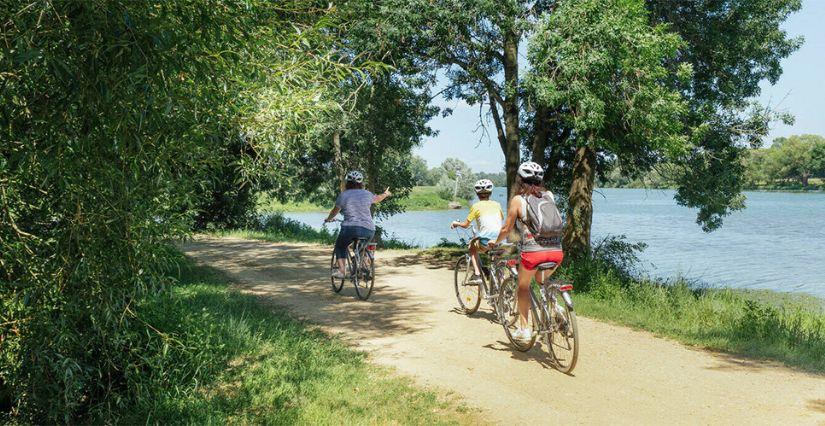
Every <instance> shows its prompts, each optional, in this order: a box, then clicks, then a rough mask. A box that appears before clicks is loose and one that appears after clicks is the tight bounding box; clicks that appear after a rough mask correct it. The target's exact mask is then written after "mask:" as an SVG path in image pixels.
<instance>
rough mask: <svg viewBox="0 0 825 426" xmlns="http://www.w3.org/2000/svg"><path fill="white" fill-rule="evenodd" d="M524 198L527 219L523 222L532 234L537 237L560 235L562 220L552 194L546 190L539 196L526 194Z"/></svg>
mask: <svg viewBox="0 0 825 426" xmlns="http://www.w3.org/2000/svg"><path fill="white" fill-rule="evenodd" d="M524 199H525V201H526V202H527V220H525V221H524V223H525V225H527V228H528V229H529V230H530V232H531V233H532V234H533V236H535V237H537V238H557V237H560V236H561V235H562V231H563V230H564V222H563V221H562V219H561V213H559V209H558V208H557V207H556V200H554V199H553V194H551V193H550V192H549V191H547V192H544V193H543V194H542V196H541V197H536V196H534V195H528V196H526V197H524Z"/></svg>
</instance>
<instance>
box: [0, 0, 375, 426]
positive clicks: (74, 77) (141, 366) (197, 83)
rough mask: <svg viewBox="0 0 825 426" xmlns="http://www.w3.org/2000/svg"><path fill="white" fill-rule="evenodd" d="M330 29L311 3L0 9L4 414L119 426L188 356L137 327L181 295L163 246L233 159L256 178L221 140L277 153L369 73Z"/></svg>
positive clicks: (18, 0)
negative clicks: (145, 305)
mask: <svg viewBox="0 0 825 426" xmlns="http://www.w3.org/2000/svg"><path fill="white" fill-rule="evenodd" d="M335 20H336V17H335V15H334V11H333V10H331V9H325V8H323V7H321V8H319V7H317V2H313V1H303V0H296V1H293V2H290V7H289V9H284V8H282V7H279V6H278V5H277V4H276V3H272V2H268V1H259V0H249V1H245V2H243V3H242V4H241V3H239V2H235V1H222V0H215V1H213V2H210V4H209V5H206V4H204V3H202V2H189V3H184V2H157V1H141V0H131V1H103V0H87V1H80V2H46V3H37V2H31V1H28V0H11V1H5V2H3V7H2V8H0V22H3V25H2V26H1V27H0V39H2V40H3V43H2V44H1V46H0V121H1V122H2V125H0V217H2V219H0V222H2V226H0V342H2V343H0V345H2V350H0V398H3V397H4V396H5V395H13V396H14V400H13V401H11V402H10V403H11V404H12V406H11V407H8V406H6V405H5V403H6V401H0V405H3V407H2V409H3V411H4V412H3V415H5V414H6V409H9V410H10V411H11V412H12V413H14V416H16V417H15V418H12V419H10V421H12V422H15V423H17V422H20V423H49V424H52V423H82V422H87V421H88V419H89V418H91V417H83V416H86V415H90V414H94V418H107V419H115V420H113V422H117V417H116V416H117V413H118V412H122V411H123V409H124V406H127V405H129V404H130V403H133V402H134V400H135V398H137V397H138V395H139V394H140V393H141V390H142V389H145V381H143V380H145V379H143V377H145V375H146V374H147V373H146V372H147V371H149V372H151V371H152V369H153V368H155V367H156V366H155V365H154V364H155V363H158V362H161V363H162V362H165V360H166V359H168V357H173V356H175V355H174V354H175V353H176V351H180V350H183V349H182V348H180V346H179V345H180V344H179V343H178V342H176V341H175V339H169V338H168V336H166V335H165V334H162V333H160V332H158V330H156V329H155V328H153V327H152V326H150V325H148V324H146V323H145V322H144V320H143V318H141V314H142V311H141V308H142V306H141V305H142V303H141V302H142V300H143V298H144V297H145V296H146V295H147V294H151V293H152V292H156V291H159V290H161V289H163V288H164V287H165V285H166V284H169V283H170V279H169V274H168V272H170V270H172V269H174V268H175V267H176V263H177V262H178V260H179V257H178V255H177V254H176V253H175V251H174V249H173V248H172V247H170V245H169V242H170V241H175V240H178V239H180V238H181V237H184V236H186V235H187V234H188V232H189V230H190V229H191V227H192V224H193V218H194V216H195V215H196V214H197V213H198V212H197V209H196V208H195V207H196V206H198V205H203V204H204V195H205V194H206V193H208V192H210V191H212V190H213V189H214V188H215V187H213V186H212V182H211V179H212V178H213V177H214V174H213V173H216V170H218V171H219V170H221V169H222V168H223V167H224V166H225V165H227V164H232V163H237V164H239V165H241V166H242V167H243V170H244V173H256V170H255V168H254V167H252V165H250V164H248V163H250V161H249V159H248V158H246V157H245V156H241V155H239V156H235V155H234V154H231V153H230V151H231V149H227V146H228V145H229V144H234V143H236V142H237V137H238V135H249V136H250V139H249V141H250V142H251V143H252V144H253V145H252V148H253V149H255V150H256V151H258V152H262V153H263V152H267V151H268V152H276V151H277V150H278V149H280V148H283V147H284V145H285V144H288V143H289V138H290V136H292V135H293V134H294V133H293V131H294V130H295V129H296V128H299V127H300V123H306V122H312V121H314V118H315V116H317V115H319V114H320V113H322V112H323V111H324V110H325V109H326V106H325V105H326V104H325V103H323V102H320V101H321V100H323V99H325V94H326V93H327V92H331V91H333V90H334V89H336V88H337V87H338V83H339V82H340V81H341V80H342V76H345V75H346V76H348V75H350V74H352V72H353V71H356V70H358V71H361V68H363V67H358V68H356V67H354V66H353V65H351V64H350V63H349V62H345V63H342V62H339V57H338V56H337V55H335V54H334V53H333V52H331V51H330V50H329V44H330V43H329V38H330V34H331V32H330V31H328V29H327V28H325V27H326V25H328V24H332V23H333V22H335ZM271 130H276V131H271ZM244 149H245V148H239V150H241V151H242V150H244ZM239 158H240V159H239ZM244 158H246V160H245V159H244ZM260 158H268V156H266V155H261V157H260ZM218 173H220V172H218ZM90 412H91V413H90Z"/></svg>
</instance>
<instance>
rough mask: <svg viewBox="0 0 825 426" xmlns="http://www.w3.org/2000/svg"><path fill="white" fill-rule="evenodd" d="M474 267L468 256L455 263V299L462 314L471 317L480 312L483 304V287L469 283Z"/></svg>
mask: <svg viewBox="0 0 825 426" xmlns="http://www.w3.org/2000/svg"><path fill="white" fill-rule="evenodd" d="M472 268H473V266H472V265H471V264H470V262H469V261H468V260H467V256H466V255H465V256H461V257H460V258H458V260H457V261H456V262H455V267H454V268H453V269H454V273H453V275H454V278H455V297H456V299H458V306H459V308H460V309H461V312H463V313H465V314H467V315H470V314H473V313H475V312H476V311H477V310H478V306H479V305H480V304H481V286H480V285H478V284H471V283H469V282H468V281H469V280H470V278H471V277H472V276H473V273H472Z"/></svg>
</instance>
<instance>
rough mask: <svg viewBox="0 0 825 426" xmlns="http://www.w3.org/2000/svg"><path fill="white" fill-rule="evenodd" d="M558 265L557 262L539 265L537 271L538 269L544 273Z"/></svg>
mask: <svg viewBox="0 0 825 426" xmlns="http://www.w3.org/2000/svg"><path fill="white" fill-rule="evenodd" d="M557 265H558V264H557V263H556V262H545V263H539V266H536V269H538V270H539V271H544V270H547V269H553V268H555V267H556V266H557Z"/></svg>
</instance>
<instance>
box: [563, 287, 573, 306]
mask: <svg viewBox="0 0 825 426" xmlns="http://www.w3.org/2000/svg"><path fill="white" fill-rule="evenodd" d="M561 298H562V299H564V303H566V304H567V307H568V308H570V309H573V298H572V297H570V292H568V291H563V292H562V293H561Z"/></svg>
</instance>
